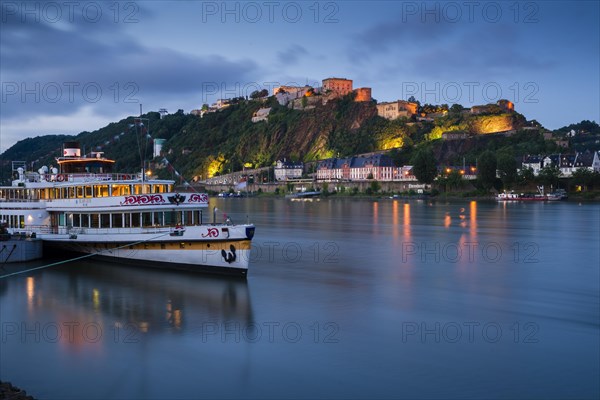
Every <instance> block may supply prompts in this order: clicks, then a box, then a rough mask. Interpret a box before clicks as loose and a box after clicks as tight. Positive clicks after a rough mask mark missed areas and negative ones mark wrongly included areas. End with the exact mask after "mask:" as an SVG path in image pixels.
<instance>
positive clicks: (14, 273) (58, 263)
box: [0, 232, 171, 279]
mask: <svg viewBox="0 0 600 400" xmlns="http://www.w3.org/2000/svg"><path fill="white" fill-rule="evenodd" d="M170 234H171V232H168V233H164V234H162V235H158V236H155V237H152V238H150V239H146V240H140V241H139V242H133V243H127V244H124V245H122V246H118V247H113V248H111V249H104V250H102V251H99V252H98V253H93V254H85V255H83V256H79V257H75V258H71V259H69V260H63V261H57V262H55V263H51V264H47V265H42V266H40V267H35V268H30V269H26V270H24V271H17V272H12V273H10V274H6V275H0V279H3V278H8V277H11V276H15V275H20V274H25V273H28V272H31V271H37V270H40V269H45V268H49V267H54V266H57V265H62V264H66V263H70V262H72V261H77V260H83V259H84V258H88V257H93V256H97V255H99V254H102V253H104V252H107V251H108V252H111V251H113V250H119V249H122V248H124V247H128V246H134V245H136V244H140V243H145V242H148V241H150V240H154V239H158V238H161V237H163V236H167V235H170Z"/></svg>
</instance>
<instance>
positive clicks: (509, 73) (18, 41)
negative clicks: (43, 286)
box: [0, 0, 600, 151]
mask: <svg viewBox="0 0 600 400" xmlns="http://www.w3.org/2000/svg"><path fill="white" fill-rule="evenodd" d="M0 7H1V21H0V80H1V84H2V87H1V97H2V98H1V103H0V150H1V151H4V150H6V149H8V148H9V147H10V146H12V145H13V144H14V143H16V142H17V141H18V140H20V139H23V138H26V137H35V136H39V135H44V134H77V133H79V132H81V131H83V130H90V131H91V130H95V129H98V128H100V127H102V126H104V125H106V124H107V123H109V122H111V121H117V120H119V119H121V118H124V117H126V116H128V115H134V114H137V113H138V112H139V108H140V106H139V104H143V109H144V111H151V110H152V111H158V110H159V109H160V108H165V109H167V110H168V111H169V112H175V111H177V110H178V109H183V110H184V111H186V112H189V111H191V110H192V109H194V108H200V107H201V105H202V104H203V103H212V102H214V101H215V100H216V99H218V98H228V97H234V96H245V95H248V94H250V93H251V92H252V91H254V90H256V89H257V88H269V89H270V88H272V87H273V86H276V85H279V84H300V85H304V84H309V85H319V83H320V81H321V80H322V79H324V78H327V77H332V76H335V77H345V78H349V79H353V80H354V86H355V87H371V88H372V89H373V97H374V98H375V99H377V100H378V101H391V100H396V99H406V98H408V97H410V96H411V95H412V96H415V98H417V99H418V100H420V101H421V102H422V103H425V102H426V103H437V104H440V103H447V104H453V103H459V104H462V105H464V106H471V105H473V104H485V103H488V102H495V101H496V100H498V99H500V98H506V99H509V100H511V101H513V102H514V103H515V107H516V109H517V110H518V111H519V112H522V113H523V114H525V115H526V116H527V117H528V118H529V119H537V120H538V121H540V122H541V123H542V124H543V125H544V126H546V127H548V128H551V129H554V128H559V127H561V126H564V125H567V124H569V123H572V122H579V121H581V120H583V119H590V120H596V121H600V111H599V110H600V99H599V98H600V89H599V88H600V82H599V75H600V53H599V52H600V50H599V49H600V27H599V21H600V11H599V2H598V1H565V2H560V1H522V2H518V1H490V2H485V1H448V2H447V1H439V2H422V1H414V2H413V1H382V2H373V1H369V2H367V1H323V2H316V1H276V0H275V1H257V2H252V1H250V2H222V1H216V2H213V1H169V2H167V1H165V2H162V1H137V2H136V1H122V2H115V1H107V2H103V1H91V2H86V1H76V2H70V1H66V0H65V1H62V0H59V1H46V2H44V1H40V0H36V1H10V0H3V1H2V2H0Z"/></svg>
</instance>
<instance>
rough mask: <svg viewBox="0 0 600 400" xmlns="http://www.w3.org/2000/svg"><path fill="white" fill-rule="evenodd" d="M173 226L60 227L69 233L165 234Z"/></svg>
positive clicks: (61, 231) (65, 232) (59, 230)
mask: <svg viewBox="0 0 600 400" xmlns="http://www.w3.org/2000/svg"><path fill="white" fill-rule="evenodd" d="M171 231H172V228H170V227H167V226H162V227H145V228H140V227H135V228H80V227H75V228H73V227H66V226H61V227H59V229H58V233H60V234H68V235H80V234H81V235H84V234H88V235H119V234H163V233H170V232H171Z"/></svg>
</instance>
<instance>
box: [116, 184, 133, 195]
mask: <svg viewBox="0 0 600 400" xmlns="http://www.w3.org/2000/svg"><path fill="white" fill-rule="evenodd" d="M129 194H130V186H129V185H113V187H112V195H113V196H127V195H129Z"/></svg>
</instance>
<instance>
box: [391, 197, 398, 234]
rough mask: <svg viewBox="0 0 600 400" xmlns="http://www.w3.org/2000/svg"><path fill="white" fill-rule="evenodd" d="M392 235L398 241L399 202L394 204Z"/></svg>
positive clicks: (395, 201)
mask: <svg viewBox="0 0 600 400" xmlns="http://www.w3.org/2000/svg"><path fill="white" fill-rule="evenodd" d="M392 232H393V233H392V234H393V236H394V239H398V233H399V232H398V201H397V200H394V201H393V202H392Z"/></svg>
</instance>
